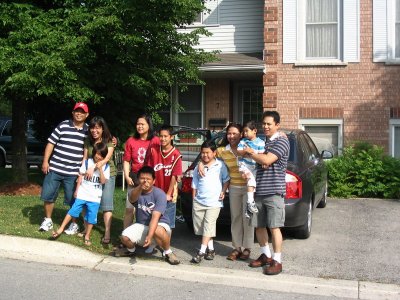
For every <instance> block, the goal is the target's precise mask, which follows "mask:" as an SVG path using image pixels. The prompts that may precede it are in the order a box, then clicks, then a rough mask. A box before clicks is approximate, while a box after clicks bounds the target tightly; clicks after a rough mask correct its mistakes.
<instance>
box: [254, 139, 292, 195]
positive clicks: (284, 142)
mask: <svg viewBox="0 0 400 300" xmlns="http://www.w3.org/2000/svg"><path fill="white" fill-rule="evenodd" d="M289 147H290V145H289V140H288V139H287V137H283V136H280V135H279V134H277V135H274V136H272V137H271V138H270V139H268V138H267V139H266V141H265V152H264V153H265V154H267V153H272V154H275V155H276V156H277V157H278V160H277V161H275V162H274V163H273V164H272V165H270V166H269V167H268V168H266V169H265V168H262V167H261V166H260V165H257V175H256V183H257V189H256V195H257V196H269V195H275V194H279V195H284V194H286V182H285V176H286V168H287V161H288V158H289Z"/></svg>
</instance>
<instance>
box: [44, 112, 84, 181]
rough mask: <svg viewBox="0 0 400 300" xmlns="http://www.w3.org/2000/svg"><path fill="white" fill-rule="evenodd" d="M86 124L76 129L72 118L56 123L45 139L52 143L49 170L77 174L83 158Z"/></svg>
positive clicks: (64, 173)
mask: <svg viewBox="0 0 400 300" xmlns="http://www.w3.org/2000/svg"><path fill="white" fill-rule="evenodd" d="M87 133H88V125H87V124H86V123H85V124H84V125H83V128H81V129H77V128H76V127H75V126H74V123H73V121H72V120H65V121H63V122H61V123H60V124H58V126H57V127H56V128H55V129H54V130H53V132H52V133H51V135H50V137H49V138H48V139H47V141H48V142H49V143H51V144H53V145H54V150H53V153H52V154H51V157H50V163H49V164H50V170H51V171H54V172H56V173H60V174H63V175H72V176H77V175H78V173H79V168H80V167H81V164H82V159H83V145H84V140H85V138H86V136H87Z"/></svg>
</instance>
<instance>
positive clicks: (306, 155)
mask: <svg viewBox="0 0 400 300" xmlns="http://www.w3.org/2000/svg"><path fill="white" fill-rule="evenodd" d="M298 141H299V148H300V149H299V150H300V151H301V152H302V153H303V162H304V163H306V162H308V161H310V160H313V159H315V155H314V154H313V153H312V152H311V150H310V147H309V146H308V143H307V140H306V138H305V135H304V134H299V138H298Z"/></svg>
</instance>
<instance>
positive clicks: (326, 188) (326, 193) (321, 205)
mask: <svg viewBox="0 0 400 300" xmlns="http://www.w3.org/2000/svg"><path fill="white" fill-rule="evenodd" d="M327 196H328V183H326V184H325V191H324V195H323V196H322V199H321V201H320V202H319V203H318V206H317V207H318V208H324V207H325V206H326V203H327V199H326V198H327Z"/></svg>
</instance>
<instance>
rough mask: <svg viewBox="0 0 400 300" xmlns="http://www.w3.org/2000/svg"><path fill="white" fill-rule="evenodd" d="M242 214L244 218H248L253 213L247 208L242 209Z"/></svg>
mask: <svg viewBox="0 0 400 300" xmlns="http://www.w3.org/2000/svg"><path fill="white" fill-rule="evenodd" d="M244 215H245V217H246V219H249V220H250V219H251V218H252V217H253V213H252V212H251V211H249V210H248V209H247V208H246V210H245V211H244Z"/></svg>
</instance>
